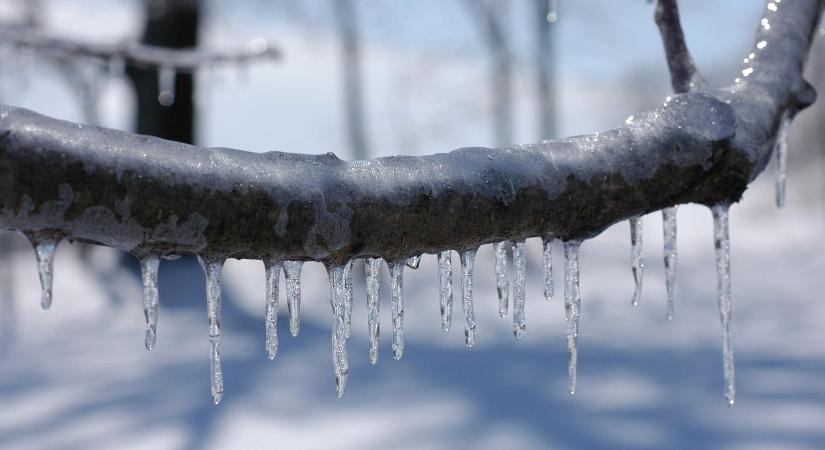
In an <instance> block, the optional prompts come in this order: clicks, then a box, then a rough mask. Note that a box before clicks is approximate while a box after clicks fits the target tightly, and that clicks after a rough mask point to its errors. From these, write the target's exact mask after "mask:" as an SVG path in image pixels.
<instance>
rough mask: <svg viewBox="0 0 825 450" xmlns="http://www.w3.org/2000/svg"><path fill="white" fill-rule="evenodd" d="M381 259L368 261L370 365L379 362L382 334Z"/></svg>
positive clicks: (369, 259) (382, 261)
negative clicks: (379, 344) (379, 343)
mask: <svg viewBox="0 0 825 450" xmlns="http://www.w3.org/2000/svg"><path fill="white" fill-rule="evenodd" d="M383 263H384V260H383V259H381V258H368V259H367V267H366V269H367V270H366V271H367V329H368V331H369V335H370V364H375V363H376V362H378V336H379V335H380V333H381V323H380V321H379V318H380V314H379V307H380V304H381V280H380V278H379V275H380V270H381V265H382V264H383Z"/></svg>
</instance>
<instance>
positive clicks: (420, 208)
mask: <svg viewBox="0 0 825 450" xmlns="http://www.w3.org/2000/svg"><path fill="white" fill-rule="evenodd" d="M823 5H825V0H795V1H793V2H791V1H787V2H782V3H781V4H780V6H779V8H777V11H772V10H766V18H768V20H769V21H770V23H771V27H770V30H765V29H764V28H760V30H759V31H758V32H757V37H756V41H755V42H756V44H755V48H754V53H755V54H756V55H755V56H756V57H755V58H751V61H750V63H749V65H748V66H747V67H746V69H743V70H745V71H747V72H748V73H747V75H746V76H744V78H742V80H741V81H740V82H739V83H736V84H735V85H733V86H731V87H729V88H725V89H719V90H713V91H711V90H708V91H705V92H692V93H687V94H681V95H676V96H674V97H673V99H672V100H671V101H670V102H668V103H667V104H666V105H665V106H663V107H661V108H658V109H656V110H654V111H651V112H649V113H645V114H641V115H639V116H638V118H637V119H635V121H633V122H632V123H631V124H628V125H626V126H623V127H620V128H617V129H614V130H610V131H607V132H604V133H597V134H593V135H586V136H578V137H572V138H566V139H560V140H555V141H545V142H542V143H539V144H532V145H524V146H515V147H506V148H503V149H487V148H465V149H458V150H455V151H453V152H451V153H446V154H436V155H429V156H421V157H404V156H394V157H387V158H379V159H375V160H370V161H353V162H346V161H342V160H340V159H338V158H337V157H335V155H333V154H326V155H319V156H314V155H301V154H292V153H280V152H271V153H266V154H254V153H249V152H243V151H239V150H231V149H205V148H200V147H195V146H191V145H185V144H179V143H173V142H169V141H164V140H161V139H156V138H151V137H146V136H139V135H134V134H130V133H126V132H121V131H115V130H108V129H104V128H97V127H86V126H81V125H77V124H73V123H70V122H64V121H59V120H55V119H51V118H47V117H44V116H41V115H38V114H36V113H33V112H31V111H27V110H24V109H19V108H13V107H9V106H2V107H0V206H2V211H1V212H0V226H3V227H6V228H12V229H18V230H21V231H33V230H39V231H40V232H59V233H60V234H62V235H66V236H67V237H69V238H72V239H78V240H83V241H89V242H94V243H99V244H103V245H108V246H111V247H117V248H121V249H124V250H128V251H132V252H138V253H140V252H157V253H171V254H181V253H197V254H200V255H202V256H205V257H207V258H213V257H237V258H265V259H268V258H275V259H291V260H317V261H324V262H329V263H342V262H344V261H346V260H348V259H350V258H353V257H362V256H381V257H384V258H385V259H387V260H389V261H400V260H402V259H403V258H406V257H409V256H412V255H417V254H420V253H436V252H438V251H443V250H447V249H455V250H464V249H469V248H475V247H477V246H479V245H481V244H484V243H489V242H496V241H501V240H504V239H524V238H527V237H532V236H546V235H548V234H550V233H552V234H554V235H556V236H558V237H559V238H561V239H564V240H570V239H582V238H587V237H592V236H594V235H596V234H598V233H600V232H601V231H602V230H604V229H605V228H606V227H608V226H610V225H611V224H613V223H615V222H617V221H620V220H624V219H627V218H629V217H632V216H636V215H639V214H644V213H647V212H652V211H655V210H658V209H661V208H663V207H667V206H672V205H674V204H679V203H688V202H695V203H701V204H705V205H714V204H717V203H720V202H730V201H736V200H738V199H739V198H740V196H741V194H742V192H744V190H745V189H746V187H747V184H748V182H749V181H750V180H752V179H753V178H754V177H756V175H758V173H759V172H760V171H761V170H762V169H763V168H764V165H765V163H766V162H767V160H768V158H769V157H770V154H771V148H772V145H771V144H772V142H773V140H774V139H775V136H776V131H777V128H778V125H779V121H780V118H781V116H782V114H783V112H784V111H785V110H786V109H788V108H804V107H806V106H808V105H809V104H811V103H812V102H813V100H814V97H815V94H814V91H813V89H812V88H811V87H810V85H809V84H808V83H806V82H805V81H804V80H803V79H802V76H801V73H802V65H803V63H804V61H805V59H806V56H807V53H808V48H809V46H810V42H811V36H812V34H813V31H814V30H815V27H816V23H817V19H818V17H819V15H820V13H821V12H822V9H823ZM747 69H751V70H749V71H748V70H747ZM743 73H744V72H743Z"/></svg>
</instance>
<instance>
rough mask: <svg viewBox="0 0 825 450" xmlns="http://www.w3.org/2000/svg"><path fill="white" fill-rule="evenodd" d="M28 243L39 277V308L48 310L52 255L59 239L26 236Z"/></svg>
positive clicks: (52, 270) (50, 294) (35, 235)
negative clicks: (34, 258)
mask: <svg viewBox="0 0 825 450" xmlns="http://www.w3.org/2000/svg"><path fill="white" fill-rule="evenodd" d="M26 236H27V237H28V238H29V242H31V244H32V246H33V247H34V254H35V256H36V257H37V272H38V274H39V275H40V306H41V307H42V308H43V309H49V308H51V306H52V274H53V273H54V253H55V251H57V244H58V243H60V239H58V238H55V237H52V236H46V235H40V234H27V235H26Z"/></svg>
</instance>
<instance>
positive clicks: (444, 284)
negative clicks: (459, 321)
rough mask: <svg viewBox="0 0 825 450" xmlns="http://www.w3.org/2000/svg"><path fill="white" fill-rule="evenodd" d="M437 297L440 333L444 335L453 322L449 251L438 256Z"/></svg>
mask: <svg viewBox="0 0 825 450" xmlns="http://www.w3.org/2000/svg"><path fill="white" fill-rule="evenodd" d="M438 295H439V302H438V306H439V309H440V312H441V331H443V332H445V333H446V332H448V331H450V324H451V323H452V321H453V263H452V259H451V256H450V251H449V250H447V251H446V252H441V253H439V254H438Z"/></svg>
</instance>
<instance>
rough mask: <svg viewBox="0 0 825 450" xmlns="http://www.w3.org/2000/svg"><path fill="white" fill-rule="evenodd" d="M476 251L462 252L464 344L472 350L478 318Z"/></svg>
mask: <svg viewBox="0 0 825 450" xmlns="http://www.w3.org/2000/svg"><path fill="white" fill-rule="evenodd" d="M475 258H476V250H465V251H463V252H461V305H462V307H463V308H464V343H465V344H467V347H468V348H470V347H472V346H473V345H475V343H476V316H475V312H474V311H473V264H474V263H475Z"/></svg>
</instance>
